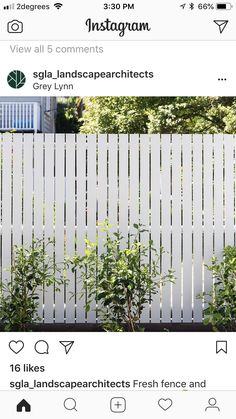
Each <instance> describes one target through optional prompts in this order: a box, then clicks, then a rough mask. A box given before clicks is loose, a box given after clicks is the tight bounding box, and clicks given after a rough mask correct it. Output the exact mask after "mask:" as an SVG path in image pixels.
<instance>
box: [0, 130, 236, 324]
mask: <svg viewBox="0 0 236 419" xmlns="http://www.w3.org/2000/svg"><path fill="white" fill-rule="evenodd" d="M235 143H236V137H235V136H234V135H224V136H223V135H215V136H212V135H203V136H202V135H199V134H196V135H177V134H176V135H158V134H156V135H125V134H122V135H98V136H96V135H87V136H86V135H80V134H79V135H74V134H67V135H64V134H56V135H53V134H46V135H45V134H24V135H23V134H2V135H1V140H0V151H1V160H0V161H1V170H0V185H1V196H0V198H1V213H0V216H1V223H0V227H1V231H0V233H1V252H0V253H1V261H0V262H1V275H2V280H3V281H6V280H8V279H9V275H10V274H9V272H6V271H5V269H6V268H8V267H9V266H10V265H11V261H12V256H13V255H12V248H13V245H14V244H22V243H23V244H25V245H27V244H29V243H31V241H32V237H33V236H34V237H37V238H41V237H45V238H47V237H51V238H55V249H54V250H53V249H52V251H55V254H56V260H57V261H58V262H61V261H62V260H63V257H64V255H65V254H66V255H73V254H74V253H75V252H78V253H83V251H84V237H85V234H86V233H87V235H88V237H89V238H90V239H91V240H95V237H96V232H97V224H98V221H103V220H105V219H109V221H110V223H111V224H112V225H113V226H114V227H113V228H114V230H116V229H117V228H118V229H119V230H120V231H121V232H122V233H123V235H124V237H125V238H127V237H128V235H129V233H130V232H132V229H133V227H132V226H133V224H134V223H138V222H141V223H142V224H144V225H145V226H147V227H148V228H149V231H150V234H148V233H147V234H145V235H144V237H143V241H144V242H147V241H148V240H149V237H151V238H152V239H153V240H154V244H155V246H156V247H157V248H159V247H160V245H162V246H164V248H165V251H166V253H165V254H164V255H163V257H162V260H161V269H162V271H163V272H166V271H167V270H168V269H169V268H170V267H171V268H173V269H174V271H175V276H176V278H177V279H176V284H174V285H173V284H167V285H166V286H164V287H163V288H162V289H161V290H160V293H159V294H158V295H157V296H154V298H153V301H152V302H151V303H150V305H149V306H147V307H146V308H145V310H144V313H143V315H142V321H143V322H153V323H158V322H163V323H169V322H186V323H188V322H201V321H202V318H203V304H202V301H201V300H199V299H197V298H196V296H197V295H198V294H199V293H200V292H202V291H203V290H209V289H210V287H211V285H212V278H211V275H210V273H209V272H208V271H207V269H206V268H205V266H204V265H205V264H206V263H210V260H211V257H212V255H213V254H216V255H217V256H219V257H220V256H221V253H222V249H223V247H224V245H225V244H235V198H236V191H235V145H236V144H235ZM98 234H99V246H100V248H101V247H102V241H103V234H102V233H98ZM68 278H69V283H68V285H67V287H66V289H64V288H63V287H61V292H60V293H54V290H53V288H51V289H50V290H48V291H47V292H45V293H44V295H43V294H42V295H41V296H40V310H39V314H40V315H41V316H42V318H43V321H44V322H46V323H52V322H59V323H61V322H66V323H74V322H78V323H84V322H88V323H93V322H96V311H95V310H94V311H92V312H90V313H88V315H86V314H85V310H84V303H85V301H83V300H79V299H78V298H77V297H73V298H71V293H74V292H75V291H77V292H78V291H79V290H78V285H76V283H77V282H76V278H75V275H74V274H72V273H71V272H68ZM94 308H95V303H94Z"/></svg>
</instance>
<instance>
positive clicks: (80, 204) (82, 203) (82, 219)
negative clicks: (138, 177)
mask: <svg viewBox="0 0 236 419" xmlns="http://www.w3.org/2000/svg"><path fill="white" fill-rule="evenodd" d="M76 141H77V153H76V170H77V187H76V194H77V201H76V221H77V236H76V251H77V253H78V255H80V256H83V255H84V252H85V241H84V240H85V237H86V222H87V221H86V216H87V201H86V193H87V187H86V163H87V157H86V151H87V144H86V136H85V135H81V134H80V135H77V136H76ZM82 287H83V284H82V282H81V277H80V272H79V271H78V272H77V273H76V294H77V295H76V322H77V323H84V322H85V320H86V315H85V303H86V299H85V298H84V297H83V298H80V297H81V291H82Z"/></svg>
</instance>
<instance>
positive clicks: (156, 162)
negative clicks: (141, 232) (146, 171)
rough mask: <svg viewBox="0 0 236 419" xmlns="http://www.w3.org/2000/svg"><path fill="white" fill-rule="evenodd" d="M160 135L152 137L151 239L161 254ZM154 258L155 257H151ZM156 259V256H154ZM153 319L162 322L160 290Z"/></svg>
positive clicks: (154, 298) (155, 300)
mask: <svg viewBox="0 0 236 419" xmlns="http://www.w3.org/2000/svg"><path fill="white" fill-rule="evenodd" d="M160 186H161V183H160V135H159V134H157V135H152V136H151V192H150V193H151V239H152V240H153V245H154V247H155V248H156V249H157V251H158V253H160ZM151 257H153V255H151ZM154 257H155V255H154ZM151 319H152V322H154V323H159V322H160V290H159V292H158V294H155V295H153V296H152V305H151Z"/></svg>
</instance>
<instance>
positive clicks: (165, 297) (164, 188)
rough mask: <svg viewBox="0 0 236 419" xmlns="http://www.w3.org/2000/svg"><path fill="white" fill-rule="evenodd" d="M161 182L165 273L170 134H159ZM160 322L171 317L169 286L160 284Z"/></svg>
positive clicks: (167, 263) (168, 253)
mask: <svg viewBox="0 0 236 419" xmlns="http://www.w3.org/2000/svg"><path fill="white" fill-rule="evenodd" d="M161 155H162V168H161V170H162V174H161V176H162V184H161V201H162V206H161V208H162V210H161V220H162V222H161V225H162V246H163V248H164V253H163V255H162V273H163V274H166V273H167V271H168V269H169V268H170V265H171V211H170V135H167V134H164V135H162V136H161ZM161 294H162V295H161V299H162V322H163V323H168V322H169V321H170V318H171V286H170V284H169V283H167V284H165V285H163V286H162V293H161Z"/></svg>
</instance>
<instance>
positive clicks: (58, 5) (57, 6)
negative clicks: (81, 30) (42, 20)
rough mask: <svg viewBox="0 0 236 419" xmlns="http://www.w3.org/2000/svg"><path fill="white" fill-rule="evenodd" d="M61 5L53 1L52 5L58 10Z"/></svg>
mask: <svg viewBox="0 0 236 419" xmlns="http://www.w3.org/2000/svg"><path fill="white" fill-rule="evenodd" d="M62 6H63V4H62V3H55V4H54V7H56V9H57V10H59V9H60V8H61V7H62Z"/></svg>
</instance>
